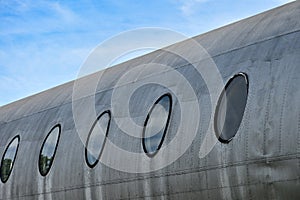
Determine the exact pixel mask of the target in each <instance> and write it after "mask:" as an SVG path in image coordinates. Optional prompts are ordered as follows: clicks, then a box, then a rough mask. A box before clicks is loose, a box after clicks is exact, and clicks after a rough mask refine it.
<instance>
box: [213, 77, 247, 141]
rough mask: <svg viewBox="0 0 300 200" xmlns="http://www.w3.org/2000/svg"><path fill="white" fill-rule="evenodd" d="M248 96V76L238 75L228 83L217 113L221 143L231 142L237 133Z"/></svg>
mask: <svg viewBox="0 0 300 200" xmlns="http://www.w3.org/2000/svg"><path fill="white" fill-rule="evenodd" d="M247 96H248V79H247V76H246V74H243V73H240V74H237V75H235V76H234V77H233V78H231V79H230V80H229V81H228V83H227V84H226V86H225V90H223V92H222V94H221V96H220V98H219V101H218V105H217V108H216V112H215V131H216V135H217V137H218V139H219V141H220V142H223V143H228V142H230V141H231V140H232V138H233V137H234V136H235V134H236V133H237V131H238V129H239V126H240V124H241V121H242V119H243V115H244V111H245V107H246V103H247Z"/></svg>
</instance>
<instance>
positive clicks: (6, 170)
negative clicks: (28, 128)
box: [0, 136, 20, 183]
mask: <svg viewBox="0 0 300 200" xmlns="http://www.w3.org/2000/svg"><path fill="white" fill-rule="evenodd" d="M19 142H20V137H19V136H16V137H14V138H13V139H12V140H11V141H10V143H9V144H8V146H7V148H6V150H5V152H4V154H3V157H2V160H1V167H0V173H1V174H0V175H1V181H2V182H3V183H5V182H6V181H7V180H8V178H9V176H10V174H11V171H12V169H13V166H14V162H15V158H16V155H17V152H18V148H19Z"/></svg>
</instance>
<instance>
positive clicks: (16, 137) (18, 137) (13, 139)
mask: <svg viewBox="0 0 300 200" xmlns="http://www.w3.org/2000/svg"><path fill="white" fill-rule="evenodd" d="M16 139H17V140H18V145H17V149H16V152H15V155H14V159H13V162H12V167H11V169H10V170H9V174H8V176H7V179H6V180H3V177H2V173H1V171H2V165H3V161H4V157H5V155H6V153H7V150H8V149H9V147H10V145H11V144H12V143H13V142H14V141H15V140H16ZM20 141H21V137H20V135H16V136H15V137H13V138H12V139H11V140H10V142H9V143H8V145H6V148H5V151H4V153H3V155H2V159H1V165H0V170H1V171H0V179H1V182H2V183H6V182H7V181H8V179H9V177H10V175H11V173H12V170H13V168H14V165H15V161H16V159H17V155H18V151H19V146H20Z"/></svg>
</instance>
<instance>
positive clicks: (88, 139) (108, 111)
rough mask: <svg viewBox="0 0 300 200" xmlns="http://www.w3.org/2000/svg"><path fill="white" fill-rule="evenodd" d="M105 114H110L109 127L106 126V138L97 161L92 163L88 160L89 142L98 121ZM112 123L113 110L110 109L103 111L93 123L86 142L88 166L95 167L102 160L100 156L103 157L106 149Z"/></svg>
mask: <svg viewBox="0 0 300 200" xmlns="http://www.w3.org/2000/svg"><path fill="white" fill-rule="evenodd" d="M105 114H108V116H109V120H108V123H107V128H106V133H105V138H104V140H103V143H102V147H101V150H100V152H99V156H98V158H97V159H96V161H95V163H93V164H91V163H89V161H88V144H89V141H90V137H91V135H92V132H93V130H94V128H95V126H96V124H97V122H98V121H99V120H100V119H101V117H102V116H103V115H105ZM110 123H111V111H110V110H105V111H103V112H102V113H101V114H100V115H99V116H98V117H97V119H96V120H95V121H94V123H93V125H92V127H91V129H90V131H89V134H88V137H87V139H86V143H85V153H84V154H85V162H86V164H87V165H88V167H89V168H91V169H92V168H94V167H95V166H96V165H97V164H98V162H99V160H100V158H101V155H102V153H103V150H104V147H105V144H106V140H107V137H108V133H109V129H110Z"/></svg>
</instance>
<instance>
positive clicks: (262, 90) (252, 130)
mask: <svg viewBox="0 0 300 200" xmlns="http://www.w3.org/2000/svg"><path fill="white" fill-rule="evenodd" d="M299 19H300V1H296V2H294V3H290V4H287V5H285V6H282V7H279V8H276V9H274V10H271V11H268V12H265V13H262V14H260V15H257V16H254V17H251V18H249V19H246V20H242V21H240V22H237V23H234V24H232V25H229V26H226V27H223V28H220V29H217V30H215V31H212V32H209V33H206V34H203V35H200V36H197V37H195V38H194V39H195V40H196V41H197V42H199V43H200V44H201V45H202V46H204V47H205V48H206V49H207V51H208V52H209V54H210V55H212V58H213V60H214V61H215V63H216V64H217V67H218V68H219V70H220V72H221V74H222V76H223V79H224V82H227V80H228V79H229V78H230V77H231V76H233V75H234V74H236V73H239V72H244V73H246V74H247V75H248V78H249V95H248V101H247V105H246V110H245V113H244V117H243V120H242V123H241V126H240V128H239V131H238V132H237V134H236V136H235V137H234V138H233V140H232V141H231V142H230V143H228V144H222V143H220V142H218V143H217V144H216V145H215V147H214V148H213V150H212V151H211V152H210V153H209V154H208V155H207V156H206V157H205V158H202V159H200V158H199V156H198V153H199V149H200V145H201V143H202V140H203V138H204V132H205V131H204V130H205V129H207V126H208V121H209V119H210V115H211V113H212V112H213V111H212V110H211V108H209V106H207V105H208V104H209V94H208V91H207V88H206V86H205V83H204V82H203V79H202V78H201V77H199V75H197V74H196V73H194V69H193V68H191V67H190V66H189V64H187V65H185V64H186V63H185V62H186V61H184V60H182V59H180V58H177V57H175V56H174V55H171V54H168V53H163V54H161V53H162V52H163V50H160V51H156V52H154V53H151V54H148V55H146V56H143V57H140V58H137V59H134V60H131V61H129V62H126V63H123V64H120V65H118V66H116V67H113V68H111V69H109V70H107V71H106V72H105V74H104V76H103V79H102V80H103V84H102V85H101V89H99V88H100V87H99V88H98V91H99V92H98V93H97V94H96V96H95V98H96V105H95V108H96V110H97V112H98V113H99V114H100V113H101V111H104V110H107V109H110V105H111V101H110V98H111V93H112V89H113V87H114V85H115V83H116V80H118V78H119V77H120V76H121V75H122V74H124V73H125V72H126V71H128V70H129V69H130V68H132V67H134V66H135V65H138V64H142V63H148V62H152V61H153V60H156V61H157V62H159V63H167V64H168V65H170V66H173V67H174V68H177V70H178V71H179V72H180V73H182V74H183V75H184V76H185V77H188V79H189V80H190V81H191V80H192V81H191V82H192V83H191V84H192V87H193V88H194V89H195V91H197V97H198V98H199V103H200V108H201V113H200V114H201V119H202V120H201V121H200V122H199V125H200V127H201V128H200V129H199V131H198V133H197V136H196V138H195V139H194V141H193V143H192V145H191V146H190V147H189V148H188V150H187V151H186V152H185V153H184V155H183V156H181V157H180V158H179V159H178V160H176V162H174V163H173V164H171V165H169V166H167V167H165V168H163V169H161V170H157V171H155V172H151V173H145V174H135V173H125V172H120V171H117V170H114V169H111V168H109V167H107V166H105V165H103V164H102V163H100V162H99V163H98V165H97V166H96V167H95V168H93V169H91V168H89V167H88V166H87V164H86V162H85V157H84V152H85V146H84V144H83V143H82V142H81V140H80V138H79V137H78V134H77V132H76V129H75V124H74V119H73V115H72V89H73V83H74V82H70V83H66V84H64V85H61V86H58V87H56V88H53V89H50V90H48V91H45V92H42V93H40V94H37V95H34V96H31V97H28V98H25V99H22V100H20V101H17V102H15V103H12V104H9V105H6V106H3V107H1V108H0V113H1V115H0V156H1V157H2V155H3V153H4V150H5V148H6V145H7V144H8V143H9V141H10V140H11V139H12V138H13V137H15V136H16V135H20V145H19V151H18V154H17V157H16V160H15V165H14V167H13V171H12V173H11V175H10V177H9V179H8V181H7V182H6V183H0V199H143V198H149V199H150V198H151V199H200V198H202V199H299V198H300V190H299V188H300V158H299V157H300V103H299V100H300V89H299V85H300V68H299V66H298V65H299V63H300V20H299ZM178 45H179V46H180V45H183V46H184V42H183V43H181V44H178ZM185 50H186V51H189V47H188V46H186V47H185ZM189 53H190V54H191V55H193V53H194V52H189ZM159 54H161V56H158V57H157V55H159ZM193 56H197V55H193ZM199 63H200V64H201V58H199ZM93 76H96V75H95V74H94V75H90V76H89V77H87V78H86V82H87V84H86V86H85V87H89V84H88V83H89V80H90V79H92V77H93ZM166 78H168V79H170V82H171V81H173V82H174V80H172V77H167V76H166ZM137 81H140V80H139V78H137ZM174 84H176V82H175V83H174ZM125 87H126V86H125ZM146 87H147V88H146V89H147V90H148V91H151V92H147V93H143V92H142V91H140V93H137V94H136V98H135V100H133V101H132V105H136V106H132V107H131V111H132V112H133V113H136V115H137V116H140V117H141V118H145V117H146V115H147V112H146V111H147V109H148V108H149V106H151V105H152V103H153V102H154V101H155V99H157V98H158V97H159V96H160V95H162V94H163V93H165V92H167V89H166V88H163V87H155V86H154V85H148V86H146ZM100 90H101V91H100ZM87 98H88V97H87ZM80 101H82V102H84V101H85V99H84V98H83V99H81V100H80ZM176 101H177V100H176V99H174V104H173V105H174V106H173V107H174V111H173V113H175V114H173V115H172V118H171V121H170V127H169V131H168V132H172V130H175V129H176V127H175V126H176V120H180V118H179V116H178V115H176V111H178V109H179V108H178V107H176V105H177V103H176ZM120 103H121V102H120ZM137 109H138V110H137ZM83 112H84V110H83ZM113 117H114V116H112V122H111V128H110V133H109V135H108V138H109V139H110V140H111V141H113V142H114V143H116V144H118V145H119V146H121V147H122V148H124V149H130V150H132V149H133V151H137V152H140V151H141V140H140V139H132V138H131V137H129V136H127V135H126V134H124V133H122V132H121V131H120V130H118V127H117V126H116V124H115V123H114V120H113ZM93 122H94V121H91V122H87V123H90V124H87V127H91V124H92V123H93ZM57 123H60V124H61V126H62V133H61V137H60V141H59V145H58V148H57V152H56V157H55V160H54V162H53V165H52V168H51V170H50V172H49V174H48V175H47V176H46V177H43V176H41V175H40V174H39V170H38V159H39V152H40V148H41V146H42V143H43V141H44V139H45V137H46V135H47V134H48V132H49V131H50V130H51V128H52V127H53V126H55V125H56V124H57ZM133 147H134V148H133ZM112 156H116V155H112Z"/></svg>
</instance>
